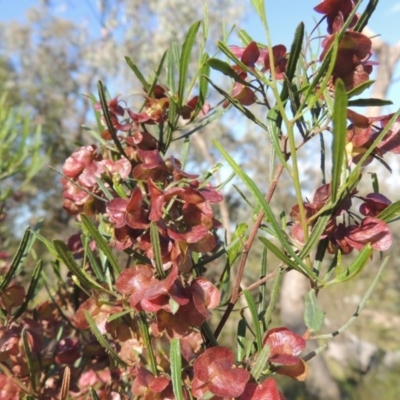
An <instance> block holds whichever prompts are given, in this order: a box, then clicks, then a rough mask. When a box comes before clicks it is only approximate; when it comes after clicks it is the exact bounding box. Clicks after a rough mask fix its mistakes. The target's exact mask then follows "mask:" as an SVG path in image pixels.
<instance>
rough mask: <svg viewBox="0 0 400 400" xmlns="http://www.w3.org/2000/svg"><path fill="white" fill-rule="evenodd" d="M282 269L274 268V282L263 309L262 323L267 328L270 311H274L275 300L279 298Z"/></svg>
mask: <svg viewBox="0 0 400 400" xmlns="http://www.w3.org/2000/svg"><path fill="white" fill-rule="evenodd" d="M283 271H284V270H283V268H281V267H278V268H277V269H276V275H275V279H274V283H273V285H272V290H271V295H270V300H269V304H268V307H267V309H266V310H265V314H264V325H265V328H266V329H268V327H269V325H270V323H271V320H272V313H273V312H274V310H275V305H276V302H277V301H278V299H279V294H280V288H281V278H282V275H283Z"/></svg>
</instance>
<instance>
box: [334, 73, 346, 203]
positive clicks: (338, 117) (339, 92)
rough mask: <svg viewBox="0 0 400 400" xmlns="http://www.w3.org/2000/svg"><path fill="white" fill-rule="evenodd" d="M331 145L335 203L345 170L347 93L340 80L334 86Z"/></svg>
mask: <svg viewBox="0 0 400 400" xmlns="http://www.w3.org/2000/svg"><path fill="white" fill-rule="evenodd" d="M332 120H333V143H332V181H331V199H332V203H335V201H336V198H337V194H338V193H337V192H338V189H339V187H340V184H341V179H342V172H343V168H345V165H344V163H345V156H346V152H345V147H346V136H347V93H346V87H345V86H344V83H343V81H342V80H341V79H338V80H337V81H336V85H335V104H334V107H333V115H332Z"/></svg>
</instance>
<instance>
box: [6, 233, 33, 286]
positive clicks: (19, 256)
mask: <svg viewBox="0 0 400 400" xmlns="http://www.w3.org/2000/svg"><path fill="white" fill-rule="evenodd" d="M35 230H37V229H36V228H35ZM35 239H36V237H35V236H34V234H33V232H32V230H31V229H30V228H27V229H26V231H25V233H24V236H23V237H22V239H21V242H20V243H19V246H18V250H17V252H16V253H15V256H14V258H13V260H12V262H11V266H10V268H9V270H8V271H7V273H6V275H5V276H4V278H3V279H2V280H0V291H1V290H4V289H5V288H6V287H7V286H8V285H9V283H10V282H11V281H12V279H13V278H14V276H15V275H16V274H17V273H18V271H20V270H21V268H22V266H23V264H24V262H25V260H26V257H28V254H29V252H30V251H31V248H32V246H33V243H34V241H35ZM0 279H1V277H0Z"/></svg>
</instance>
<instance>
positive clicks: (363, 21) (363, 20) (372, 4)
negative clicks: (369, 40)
mask: <svg viewBox="0 0 400 400" xmlns="http://www.w3.org/2000/svg"><path fill="white" fill-rule="evenodd" d="M378 3H379V0H370V1H369V3H368V5H367V7H366V8H365V11H364V12H363V13H362V14H361V17H360V18H359V19H358V21H357V23H356V26H355V27H354V30H355V31H356V32H362V30H363V29H364V28H365V27H366V26H367V24H368V21H369V18H370V17H371V15H372V14H373V13H374V11H375V8H376V6H377V5H378Z"/></svg>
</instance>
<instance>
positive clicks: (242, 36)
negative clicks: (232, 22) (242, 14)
mask: <svg viewBox="0 0 400 400" xmlns="http://www.w3.org/2000/svg"><path fill="white" fill-rule="evenodd" d="M238 36H239V39H240V41H241V42H242V43H243V45H244V46H245V47H246V46H248V45H249V44H250V43H251V42H254V39H253V38H252V37H251V36H250V35H249V34H248V33H247V32H246V31H244V30H243V29H239V30H238Z"/></svg>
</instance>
